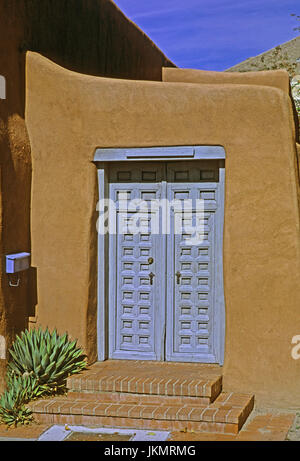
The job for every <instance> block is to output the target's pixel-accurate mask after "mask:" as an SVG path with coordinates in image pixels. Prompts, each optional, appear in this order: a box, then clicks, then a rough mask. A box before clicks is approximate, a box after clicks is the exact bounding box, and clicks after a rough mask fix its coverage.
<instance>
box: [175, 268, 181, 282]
mask: <svg viewBox="0 0 300 461" xmlns="http://www.w3.org/2000/svg"><path fill="white" fill-rule="evenodd" d="M175 275H176V280H177V285H179V284H180V277H181V273H180V272H179V271H177V272H176V274H175Z"/></svg>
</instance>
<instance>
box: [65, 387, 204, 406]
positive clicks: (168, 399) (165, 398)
mask: <svg viewBox="0 0 300 461" xmlns="http://www.w3.org/2000/svg"><path fill="white" fill-rule="evenodd" d="M67 398H68V399H71V400H76V399H81V400H86V401H95V400H97V402H99V403H102V402H110V403H120V404H124V403H128V404H129V403H130V404H132V405H143V404H145V405H148V404H151V405H161V404H166V405H204V406H207V405H209V404H210V403H211V401H210V399H209V398H206V397H189V396H184V395H183V396H178V395H156V394H134V393H128V392H93V391H86V390H85V391H82V392H76V391H72V390H69V391H68V394H67Z"/></svg>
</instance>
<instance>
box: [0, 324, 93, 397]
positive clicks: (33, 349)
mask: <svg viewBox="0 0 300 461" xmlns="http://www.w3.org/2000/svg"><path fill="white" fill-rule="evenodd" d="M76 344H77V341H76V340H74V341H72V342H71V341H69V339H68V334H67V333H65V334H64V335H62V336H59V335H58V334H57V331H56V330H54V331H53V332H52V333H50V331H49V330H48V328H47V329H46V330H45V331H43V330H41V329H40V328H39V329H35V330H25V331H24V332H22V333H21V335H20V336H17V337H16V339H15V341H14V343H13V345H12V348H11V349H10V351H9V352H10V355H11V358H12V360H11V361H10V362H9V363H8V373H9V374H10V375H11V377H14V376H16V377H18V376H22V377H24V376H31V377H34V378H35V379H36V384H37V385H38V386H40V389H43V392H46V391H47V389H48V391H49V392H50V393H53V392H59V391H62V390H63V389H65V385H66V379H67V377H68V376H70V375H73V374H75V373H79V372H80V371H82V370H83V369H84V368H86V360H85V358H86V356H85V355H84V354H83V351H82V350H81V349H80V348H77V347H76ZM11 379H12V378H11ZM41 386H43V387H42V388H41Z"/></svg>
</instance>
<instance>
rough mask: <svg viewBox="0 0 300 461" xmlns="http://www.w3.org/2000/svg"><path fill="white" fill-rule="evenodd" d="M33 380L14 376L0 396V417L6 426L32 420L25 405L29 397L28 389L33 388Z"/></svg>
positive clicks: (26, 422)
mask: <svg viewBox="0 0 300 461" xmlns="http://www.w3.org/2000/svg"><path fill="white" fill-rule="evenodd" d="M34 386H35V383H34V381H33V380H32V379H31V378H29V377H26V378H22V377H21V378H20V377H18V378H17V377H14V378H12V379H11V381H10V386H9V387H8V389H7V390H6V391H5V392H4V394H3V395H2V396H1V397H0V418H1V420H2V422H3V423H5V424H7V425H8V426H12V425H15V426H17V425H19V424H29V423H30V422H31V421H32V412H31V411H30V410H29V408H26V407H25V403H27V402H28V400H29V398H30V390H31V389H32V388H34Z"/></svg>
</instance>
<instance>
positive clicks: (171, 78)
mask: <svg viewBox="0 0 300 461" xmlns="http://www.w3.org/2000/svg"><path fill="white" fill-rule="evenodd" d="M162 77H163V81H164V82H184V83H198V84H203V83H207V84H212V83H213V84H224V83H227V84H234V85H263V86H271V87H274V88H278V89H280V90H282V91H284V92H285V93H287V94H289V95H290V96H292V95H291V87H290V79H289V74H288V72H287V71H286V70H284V69H278V70H273V71H270V70H265V71H258V72H228V71H226V72H216V71H207V70H198V69H178V68H168V67H165V68H163V70H162ZM291 101H292V106H293V118H294V125H295V131H296V139H297V140H298V141H299V118H298V114H297V111H296V107H295V104H294V101H293V99H292V97H291Z"/></svg>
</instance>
